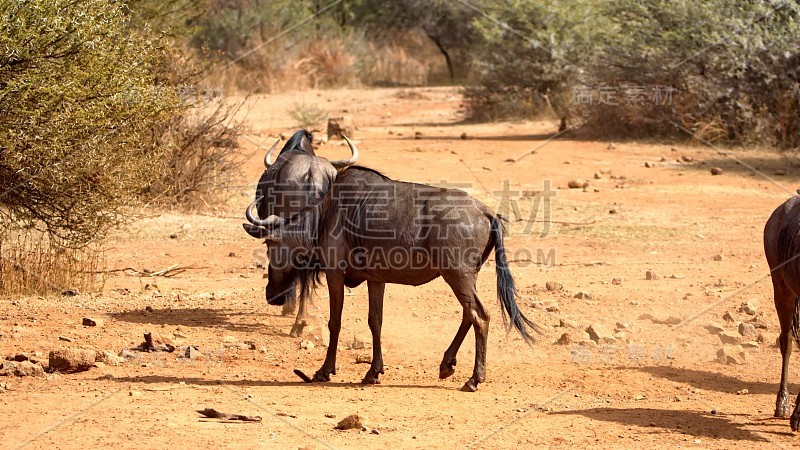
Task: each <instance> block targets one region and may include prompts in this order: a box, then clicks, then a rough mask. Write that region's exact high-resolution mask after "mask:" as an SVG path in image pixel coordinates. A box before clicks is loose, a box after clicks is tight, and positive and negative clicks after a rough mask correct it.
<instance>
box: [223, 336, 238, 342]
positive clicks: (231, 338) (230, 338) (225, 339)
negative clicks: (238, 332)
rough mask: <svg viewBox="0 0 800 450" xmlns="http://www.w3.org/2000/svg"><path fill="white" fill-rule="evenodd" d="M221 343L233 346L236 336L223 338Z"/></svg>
mask: <svg viewBox="0 0 800 450" xmlns="http://www.w3.org/2000/svg"><path fill="white" fill-rule="evenodd" d="M222 342H225V343H226V344H233V343H235V342H236V336H225V337H223V338H222Z"/></svg>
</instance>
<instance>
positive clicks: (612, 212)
mask: <svg viewBox="0 0 800 450" xmlns="http://www.w3.org/2000/svg"><path fill="white" fill-rule="evenodd" d="M608 213H609V214H616V213H617V208H611V209H609V210H608Z"/></svg>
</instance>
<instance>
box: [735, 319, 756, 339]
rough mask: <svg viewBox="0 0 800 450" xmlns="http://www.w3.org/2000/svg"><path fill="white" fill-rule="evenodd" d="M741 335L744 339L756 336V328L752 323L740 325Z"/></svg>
mask: <svg viewBox="0 0 800 450" xmlns="http://www.w3.org/2000/svg"><path fill="white" fill-rule="evenodd" d="M739 334H741V335H742V336H744V337H749V336H756V335H757V332H756V327H755V326H754V325H753V324H752V323H744V322H742V323H740V324H739Z"/></svg>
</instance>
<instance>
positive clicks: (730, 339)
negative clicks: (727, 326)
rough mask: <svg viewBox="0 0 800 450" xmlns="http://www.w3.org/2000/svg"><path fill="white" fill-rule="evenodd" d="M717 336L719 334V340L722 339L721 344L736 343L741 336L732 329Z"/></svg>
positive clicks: (740, 339) (739, 340)
mask: <svg viewBox="0 0 800 450" xmlns="http://www.w3.org/2000/svg"><path fill="white" fill-rule="evenodd" d="M717 336H719V340H720V341H722V343H723V344H738V343H739V342H741V341H742V337H741V336H739V333H735V332H732V331H723V332H721V333H719V334H718V335H717Z"/></svg>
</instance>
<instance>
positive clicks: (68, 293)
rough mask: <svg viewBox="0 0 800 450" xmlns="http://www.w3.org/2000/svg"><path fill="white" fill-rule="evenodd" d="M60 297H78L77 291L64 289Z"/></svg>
mask: <svg viewBox="0 0 800 450" xmlns="http://www.w3.org/2000/svg"><path fill="white" fill-rule="evenodd" d="M61 295H63V296H64V297H75V296H76V295H78V290H77V289H65V290H64V291H63V292H61Z"/></svg>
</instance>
